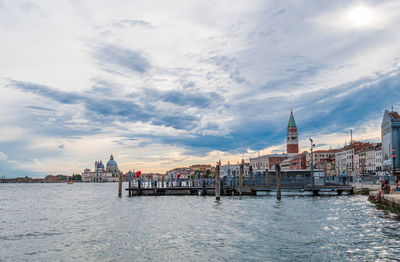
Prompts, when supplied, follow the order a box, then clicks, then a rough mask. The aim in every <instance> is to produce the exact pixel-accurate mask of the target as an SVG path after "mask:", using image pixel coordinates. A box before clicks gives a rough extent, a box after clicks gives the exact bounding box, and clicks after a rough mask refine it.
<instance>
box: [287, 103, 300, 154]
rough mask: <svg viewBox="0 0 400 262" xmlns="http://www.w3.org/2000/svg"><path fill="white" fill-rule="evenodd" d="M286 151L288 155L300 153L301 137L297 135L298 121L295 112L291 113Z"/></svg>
mask: <svg viewBox="0 0 400 262" xmlns="http://www.w3.org/2000/svg"><path fill="white" fill-rule="evenodd" d="M286 151H287V153H288V154H298V153H299V135H298V133H297V126H296V121H295V120H294V116H293V110H291V111H290V117H289V122H288V126H287V132H286Z"/></svg>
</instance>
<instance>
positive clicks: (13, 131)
mask: <svg viewBox="0 0 400 262" xmlns="http://www.w3.org/2000/svg"><path fill="white" fill-rule="evenodd" d="M398 10H400V1H397V0H393V1H382V0H379V1H378V0H376V1H349V0H337V1H331V0H325V1H321V0H318V1H310V0H303V1H301V0H298V1H291V0H287V1H284V0H276V1H272V0H271V1H240V0H238V1H233V0H227V1H202V0H199V1H197V0H191V1H175V2H174V1H147V0H146V1H124V0H121V1H74V0H70V1H61V0H59V1H50V0H49V1H40V0H38V1H16V0H9V1H7V0H0V32H1V41H0V109H1V114H0V126H1V127H0V176H6V177H16V176H21V175H28V176H43V175H45V174H55V173H66V174H70V173H72V172H82V170H83V169H84V168H85V167H90V168H93V165H94V161H95V160H100V159H102V160H103V161H107V160H108V158H109V155H110V154H111V153H113V154H114V156H115V159H116V160H117V162H118V163H119V165H120V168H121V169H122V170H123V171H127V170H128V169H135V170H138V169H140V170H143V171H144V172H150V171H153V172H165V171H166V170H168V169H170V168H172V167H177V166H187V165H190V164H194V163H215V162H216V161H217V160H218V159H221V160H222V161H223V162H227V161H231V162H236V161H239V160H240V159H241V158H242V157H244V158H248V157H249V156H250V157H251V156H256V155H257V154H258V152H260V153H261V154H266V153H269V152H282V150H284V148H285V133H286V129H285V128H286V125H287V121H288V118H289V114H290V109H291V108H293V111H294V115H295V118H296V122H297V125H298V128H299V133H300V139H301V141H300V147H301V148H302V149H306V148H307V147H308V138H310V137H312V138H314V141H316V144H317V145H318V147H319V148H321V149H323V148H330V147H332V148H336V147H339V146H341V145H343V144H344V143H345V141H346V140H347V141H349V140H350V137H349V130H350V129H351V128H352V129H353V132H354V138H355V139H359V140H369V141H378V140H379V139H380V138H379V137H380V129H379V128H380V121H381V118H382V116H383V111H384V110H385V109H387V108H390V107H391V106H394V107H395V109H399V110H400V99H399V97H400V79H399V73H400V60H399V57H400V12H399V11H398Z"/></svg>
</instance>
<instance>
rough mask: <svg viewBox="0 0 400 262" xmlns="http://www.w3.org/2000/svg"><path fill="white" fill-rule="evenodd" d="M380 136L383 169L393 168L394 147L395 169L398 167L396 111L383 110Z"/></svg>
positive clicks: (399, 126) (399, 136) (399, 137)
mask: <svg viewBox="0 0 400 262" xmlns="http://www.w3.org/2000/svg"><path fill="white" fill-rule="evenodd" d="M381 137H382V162H383V163H382V164H383V169H385V170H392V169H393V159H392V149H395V151H396V153H397V158H396V159H395V161H394V162H395V163H394V164H395V167H396V169H398V168H400V157H399V155H400V115H399V114H398V113H397V112H394V111H393V109H392V111H389V110H385V113H384V115H383V119H382V125H381Z"/></svg>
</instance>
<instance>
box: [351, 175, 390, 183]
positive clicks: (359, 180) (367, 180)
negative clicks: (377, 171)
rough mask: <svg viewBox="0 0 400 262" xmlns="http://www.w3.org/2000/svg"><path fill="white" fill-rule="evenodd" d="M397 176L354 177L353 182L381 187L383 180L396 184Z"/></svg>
mask: <svg viewBox="0 0 400 262" xmlns="http://www.w3.org/2000/svg"><path fill="white" fill-rule="evenodd" d="M396 179H397V178H396V176H391V175H383V176H377V175H368V176H358V177H354V179H353V181H354V182H356V183H362V184H368V185H380V184H381V181H382V180H388V181H389V183H390V184H393V185H394V184H396Z"/></svg>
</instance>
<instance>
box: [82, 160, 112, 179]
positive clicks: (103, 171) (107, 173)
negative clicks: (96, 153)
mask: <svg viewBox="0 0 400 262" xmlns="http://www.w3.org/2000/svg"><path fill="white" fill-rule="evenodd" d="M119 174H120V171H119V169H118V164H117V162H115V160H114V157H113V155H111V156H110V160H109V161H108V162H107V165H106V167H105V168H104V164H103V162H102V161H101V160H100V161H95V162H94V171H91V170H90V169H89V168H86V169H85V170H84V171H83V173H82V182H118V180H119Z"/></svg>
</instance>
